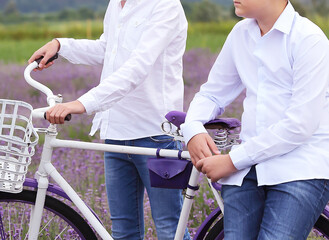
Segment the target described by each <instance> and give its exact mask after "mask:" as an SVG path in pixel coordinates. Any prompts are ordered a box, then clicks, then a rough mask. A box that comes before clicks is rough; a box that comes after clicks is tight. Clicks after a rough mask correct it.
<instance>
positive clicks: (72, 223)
mask: <svg viewBox="0 0 329 240" xmlns="http://www.w3.org/2000/svg"><path fill="white" fill-rule="evenodd" d="M35 199H36V191H31V190H23V191H22V192H21V193H17V194H16V193H15V194H13V193H7V192H0V206H1V205H3V204H4V203H7V204H16V205H15V206H18V207H22V209H25V208H24V206H25V205H26V204H28V206H30V205H31V206H33V205H34V203H35ZM44 209H45V210H47V211H49V214H50V215H51V217H52V219H51V221H52V223H51V224H55V225H54V226H56V227H59V230H58V231H59V232H60V231H61V230H62V229H61V228H60V227H61V226H57V222H54V220H53V218H55V220H56V218H57V217H58V219H59V222H60V223H58V225H60V224H63V223H65V224H67V226H68V232H67V233H66V234H67V237H64V238H61V239H72V238H73V237H72V236H74V237H78V238H77V239H81V240H94V239H95V240H97V237H96V235H95V233H94V231H93V230H92V229H91V227H90V226H89V224H88V223H87V222H86V221H85V220H84V219H83V218H82V216H80V214H78V213H77V212H76V211H75V210H74V209H72V208H71V207H70V206H68V205H66V204H65V203H63V202H61V201H60V200H58V199H56V198H54V197H51V196H48V195H47V196H46V201H45V207H44ZM5 210H6V209H5V208H3V207H1V209H0V211H1V212H0V220H1V217H2V220H3V222H2V223H1V222H0V225H2V224H3V223H5V224H6V223H7V222H10V223H11V222H12V219H11V218H12V217H13V216H10V217H9V213H7V214H6V215H7V218H10V220H9V219H8V220H7V221H6V219H4V217H5V216H4V215H2V214H3V212H4V211H5ZM9 210H10V211H15V210H16V208H15V209H14V210H12V209H9ZM13 215H15V214H13ZM53 215H54V216H53ZM43 216H45V215H43ZM17 217H22V216H21V215H17ZM27 218H29V216H28V217H27ZM18 221H21V222H23V221H22V220H18ZM42 222H43V221H42ZM23 224H24V226H23ZM23 224H22V226H20V227H21V229H25V231H26V229H28V224H29V221H24V223H23ZM7 225H8V224H7ZM7 225H6V226H7ZM25 225H26V226H25ZM6 226H3V227H6ZM43 226H47V225H46V224H45V225H43ZM67 226H66V228H67ZM0 227H2V226H0ZM7 227H8V228H9V229H10V231H13V229H12V226H10V227H9V226H7ZM63 228H64V227H63ZM40 229H41V228H40ZM15 230H16V229H15ZM8 231H9V230H8V229H4V231H3V233H5V234H6V237H2V239H7V237H8V235H14V234H17V233H16V232H15V231H14V233H12V232H10V233H9V232H8ZM19 231H20V229H19ZM74 232H75V233H74ZM60 233H61V232H60ZM42 234H44V236H46V235H47V234H48V235H49V234H50V233H49V232H48V233H47V232H46V233H42ZM51 234H54V233H51ZM56 234H57V233H56ZM13 237H14V236H13ZM40 238H41V239H42V237H40ZM12 239H21V238H12ZM22 239H24V238H22ZM38 239H39V238H38ZM47 239H50V237H49V236H47ZM74 239H75V238H74Z"/></svg>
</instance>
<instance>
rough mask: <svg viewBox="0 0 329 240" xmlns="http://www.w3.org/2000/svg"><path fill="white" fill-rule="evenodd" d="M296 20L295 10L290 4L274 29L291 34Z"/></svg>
mask: <svg viewBox="0 0 329 240" xmlns="http://www.w3.org/2000/svg"><path fill="white" fill-rule="evenodd" d="M294 18H295V9H294V7H293V6H292V5H291V3H290V1H289V2H288V4H287V6H286V8H285V9H284V10H283V12H282V13H281V15H280V17H279V18H278V20H277V21H276V22H275V24H274V26H273V29H276V30H279V31H281V32H283V33H285V34H289V33H290V30H291V27H292V24H293V22H294Z"/></svg>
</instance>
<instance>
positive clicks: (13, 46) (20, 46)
mask: <svg viewBox="0 0 329 240" xmlns="http://www.w3.org/2000/svg"><path fill="white" fill-rule="evenodd" d="M45 43H47V40H30V39H28V40H21V41H15V40H2V41H0V61H3V62H5V63H21V64H24V63H26V62H27V60H28V59H29V58H30V57H31V55H32V54H33V52H34V51H35V50H37V49H38V48H40V47H41V46H42V45H44V44H45Z"/></svg>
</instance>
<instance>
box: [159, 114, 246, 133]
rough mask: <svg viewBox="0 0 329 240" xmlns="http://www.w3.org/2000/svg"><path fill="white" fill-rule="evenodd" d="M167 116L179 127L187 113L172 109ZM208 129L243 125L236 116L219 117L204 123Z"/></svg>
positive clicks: (231, 127)
mask: <svg viewBox="0 0 329 240" xmlns="http://www.w3.org/2000/svg"><path fill="white" fill-rule="evenodd" d="M165 118H166V119H167V120H168V121H169V122H171V123H172V124H174V125H175V126H176V127H177V128H180V125H181V124H183V123H184V122H185V118H186V113H185V112H180V111H171V112H169V113H167V114H166V116H165ZM204 126H205V128H206V129H234V128H237V127H240V126H241V123H240V121H239V120H238V119H236V118H217V119H214V120H211V121H209V122H207V123H205V124H204Z"/></svg>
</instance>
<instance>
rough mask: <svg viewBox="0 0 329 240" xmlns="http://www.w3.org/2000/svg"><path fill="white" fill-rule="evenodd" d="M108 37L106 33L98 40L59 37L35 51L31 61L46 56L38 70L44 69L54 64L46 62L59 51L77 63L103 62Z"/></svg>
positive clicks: (92, 63) (91, 63) (93, 63)
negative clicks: (106, 37) (105, 35)
mask: <svg viewBox="0 0 329 240" xmlns="http://www.w3.org/2000/svg"><path fill="white" fill-rule="evenodd" d="M105 46H106V39H105V37H104V34H102V36H101V37H100V39H98V40H86V39H81V40H75V39H70V38H58V39H53V40H52V41H50V42H48V43H47V44H45V45H44V46H43V47H41V48H40V49H38V50H37V51H35V52H34V53H33V55H32V56H31V57H30V59H29V60H28V62H29V63H31V62H33V61H35V60H36V59H38V58H40V57H44V58H43V59H42V60H41V62H40V64H39V68H38V69H37V70H42V69H44V68H48V67H50V66H51V65H53V62H50V63H48V64H47V65H45V63H46V62H47V61H48V59H49V58H51V57H52V56H54V55H55V54H56V53H57V52H58V53H59V54H60V55H61V56H62V57H64V58H66V59H67V60H69V61H70V62H72V63H75V64H87V65H97V64H102V63H103V60H104V54H105Z"/></svg>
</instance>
